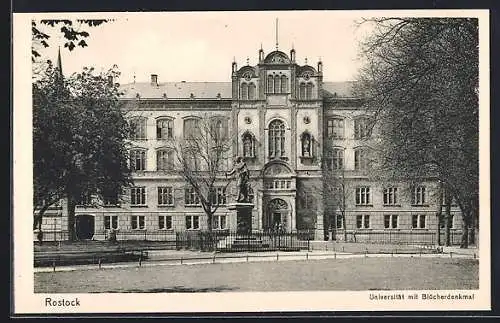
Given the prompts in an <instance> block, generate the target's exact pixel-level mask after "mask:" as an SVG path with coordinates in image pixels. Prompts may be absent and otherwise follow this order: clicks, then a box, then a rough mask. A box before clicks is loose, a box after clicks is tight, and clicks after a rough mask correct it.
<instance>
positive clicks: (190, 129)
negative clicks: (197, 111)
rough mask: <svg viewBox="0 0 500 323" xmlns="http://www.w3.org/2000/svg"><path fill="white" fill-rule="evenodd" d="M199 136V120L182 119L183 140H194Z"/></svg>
mask: <svg viewBox="0 0 500 323" xmlns="http://www.w3.org/2000/svg"><path fill="white" fill-rule="evenodd" d="M199 135H200V127H199V120H198V119H197V118H189V119H184V139H195V138H198V137H199Z"/></svg>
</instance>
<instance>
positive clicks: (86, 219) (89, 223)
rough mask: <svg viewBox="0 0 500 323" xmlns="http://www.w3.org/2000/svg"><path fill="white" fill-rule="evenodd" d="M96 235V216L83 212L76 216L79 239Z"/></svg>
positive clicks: (87, 238)
mask: <svg viewBox="0 0 500 323" xmlns="http://www.w3.org/2000/svg"><path fill="white" fill-rule="evenodd" d="M93 235H94V217H93V216H92V215H89V214H81V215H78V216H77V217H76V236H77V238H78V239H79V240H90V239H92V236H93Z"/></svg>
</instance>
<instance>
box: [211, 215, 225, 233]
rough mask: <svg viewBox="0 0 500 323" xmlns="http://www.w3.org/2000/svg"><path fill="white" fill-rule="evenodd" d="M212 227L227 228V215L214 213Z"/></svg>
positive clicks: (217, 228)
mask: <svg viewBox="0 0 500 323" xmlns="http://www.w3.org/2000/svg"><path fill="white" fill-rule="evenodd" d="M212 227H213V229H215V230H224V229H226V216H225V215H214V217H213V221H212Z"/></svg>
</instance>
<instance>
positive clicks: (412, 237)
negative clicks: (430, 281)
mask: <svg viewBox="0 0 500 323" xmlns="http://www.w3.org/2000/svg"><path fill="white" fill-rule="evenodd" d="M333 238H334V239H335V240H337V241H344V239H345V237H344V231H343V230H337V232H336V233H334V234H333ZM440 241H441V245H443V244H444V243H445V233H444V232H441V233H440ZM461 241H462V231H461V230H453V231H451V232H450V244H451V245H459V244H460V243H461ZM345 242H362V243H381V244H384V243H387V244H421V245H437V244H438V239H437V233H436V231H427V230H425V231H424V230H409V231H399V230H384V231H371V230H358V231H356V230H348V231H347V240H346V241H345Z"/></svg>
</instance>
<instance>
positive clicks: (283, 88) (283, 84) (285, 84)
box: [281, 75, 288, 93]
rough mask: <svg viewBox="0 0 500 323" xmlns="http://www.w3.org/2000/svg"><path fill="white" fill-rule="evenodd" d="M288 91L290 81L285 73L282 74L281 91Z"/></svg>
mask: <svg viewBox="0 0 500 323" xmlns="http://www.w3.org/2000/svg"><path fill="white" fill-rule="evenodd" d="M287 92H288V81H287V77H286V76H285V75H283V76H281V93H287Z"/></svg>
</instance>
